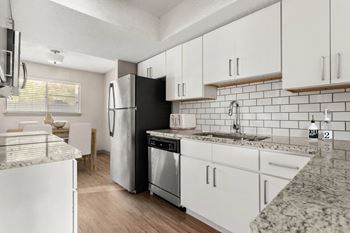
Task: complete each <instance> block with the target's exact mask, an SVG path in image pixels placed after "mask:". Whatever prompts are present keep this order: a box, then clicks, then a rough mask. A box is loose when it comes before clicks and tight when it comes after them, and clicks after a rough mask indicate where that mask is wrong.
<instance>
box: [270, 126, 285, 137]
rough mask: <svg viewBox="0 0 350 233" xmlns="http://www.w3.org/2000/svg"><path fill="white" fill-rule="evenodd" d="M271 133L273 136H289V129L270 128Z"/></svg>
mask: <svg viewBox="0 0 350 233" xmlns="http://www.w3.org/2000/svg"><path fill="white" fill-rule="evenodd" d="M272 135H273V136H286V137H288V136H289V129H278V128H274V129H272Z"/></svg>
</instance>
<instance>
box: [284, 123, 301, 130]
mask: <svg viewBox="0 0 350 233" xmlns="http://www.w3.org/2000/svg"><path fill="white" fill-rule="evenodd" d="M281 128H288V129H289V128H293V129H298V128H299V124H298V121H281Z"/></svg>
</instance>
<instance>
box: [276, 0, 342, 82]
mask: <svg viewBox="0 0 350 233" xmlns="http://www.w3.org/2000/svg"><path fill="white" fill-rule="evenodd" d="M337 1H338V0H336V1H335V2H337ZM333 2H334V1H333ZM344 2H345V1H344ZM347 17H349V16H347ZM329 20H330V18H329V0H307V1H305V0H292V1H290V0H283V1H282V72H283V88H284V89H303V88H306V87H316V86H324V85H329V84H330V82H331V81H330V54H329V51H330V34H329V33H330V23H329ZM344 23H345V22H344ZM342 33H345V32H343V31H342ZM342 36H343V34H342ZM342 39H343V38H342ZM344 39H345V38H344Z"/></svg>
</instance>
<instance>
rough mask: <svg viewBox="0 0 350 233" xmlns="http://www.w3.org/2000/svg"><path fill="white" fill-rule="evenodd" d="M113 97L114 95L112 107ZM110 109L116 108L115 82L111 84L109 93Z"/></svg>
mask: <svg viewBox="0 0 350 233" xmlns="http://www.w3.org/2000/svg"><path fill="white" fill-rule="evenodd" d="M111 97H113V99H112V100H113V106H112V107H111ZM108 109H115V95H114V85H113V83H110V84H109V93H108Z"/></svg>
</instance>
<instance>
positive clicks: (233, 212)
mask: <svg viewBox="0 0 350 233" xmlns="http://www.w3.org/2000/svg"><path fill="white" fill-rule="evenodd" d="M181 204H182V206H184V207H186V208H187V209H189V210H191V211H193V212H195V213H196V214H198V215H200V216H202V217H204V218H206V219H208V220H209V221H211V222H213V223H215V224H217V225H219V226H220V227H222V228H224V229H227V230H229V231H231V232H237V233H244V232H249V223H250V222H251V221H253V220H254V218H255V217H256V216H257V215H258V213H259V174H257V173H253V172H247V171H243V170H240V169H235V168H231V167H226V166H222V165H217V164H214V163H211V162H208V161H202V160H199V159H194V158H190V157H186V156H182V157H181Z"/></svg>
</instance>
